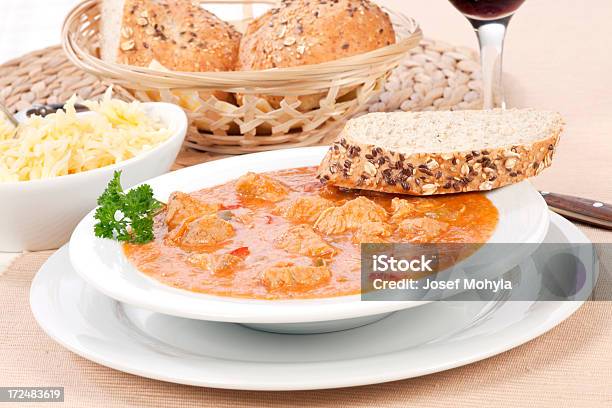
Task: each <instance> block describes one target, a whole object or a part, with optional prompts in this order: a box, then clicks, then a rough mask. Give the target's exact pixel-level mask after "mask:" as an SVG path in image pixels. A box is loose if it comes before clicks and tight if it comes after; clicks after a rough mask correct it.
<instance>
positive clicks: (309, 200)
mask: <svg viewBox="0 0 612 408" xmlns="http://www.w3.org/2000/svg"><path fill="white" fill-rule="evenodd" d="M333 206H334V203H333V202H332V201H330V200H327V199H325V198H323V197H320V196H316V195H312V196H305V197H299V198H297V199H296V200H294V201H292V202H291V203H290V204H289V206H288V207H287V208H286V209H285V211H284V216H285V218H287V219H288V220H290V221H292V222H297V223H302V222H305V223H310V224H313V223H314V222H315V221H316V220H317V218H319V215H321V213H322V212H323V211H324V210H326V209H328V208H331V207H333Z"/></svg>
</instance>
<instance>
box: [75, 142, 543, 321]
mask: <svg viewBox="0 0 612 408" xmlns="http://www.w3.org/2000/svg"><path fill="white" fill-rule="evenodd" d="M326 151H327V148H326V147H308V148H298V149H287V150H278V151H272V152H264V153H256V154H250V155H244V156H237V157H231V158H228V159H224V160H218V161H214V162H210V163H204V164H201V165H198V166H193V167H189V168H186V169H183V170H179V171H176V172H173V173H169V174H166V175H163V176H161V177H157V178H155V179H152V180H149V181H148V182H147V183H149V184H150V185H151V186H152V187H153V190H154V191H155V194H156V196H157V197H158V198H159V199H161V200H167V198H168V196H169V195H170V193H172V192H173V191H176V190H179V191H186V192H190V191H195V190H199V189H201V188H204V187H209V186H214V185H217V184H220V183H224V182H226V181H229V180H232V179H235V178H237V177H239V176H241V175H243V174H244V173H246V172H247V171H257V172H263V171H271V170H279V169H286V168H293V167H302V166H313V165H317V164H318V163H319V162H320V161H321V158H322V157H323V155H324V154H325V152H326ZM486 195H487V197H488V198H489V199H490V200H491V201H492V202H493V204H494V205H495V206H496V207H497V209H498V211H499V219H500V221H499V224H498V226H497V228H496V230H495V232H494V234H493V236H492V237H491V239H490V241H489V242H492V243H494V242H521V243H525V242H533V243H540V242H542V239H543V238H544V236H545V235H546V231H547V229H548V223H549V213H548V210H547V207H546V203H545V202H544V200H543V199H542V197H541V196H540V194H538V192H537V191H536V190H535V189H534V188H533V186H532V185H531V184H529V183H528V182H523V183H519V184H515V185H512V186H508V187H505V188H501V189H497V190H495V191H491V192H488V193H487V194H486ZM94 224H95V220H94V218H93V211H92V212H91V213H90V214H88V215H87V216H86V217H85V218H84V219H83V220H82V221H81V223H80V224H79V225H78V227H77V228H76V230H75V231H74V234H73V235H72V238H71V240H70V260H71V262H72V265H73V266H74V268H75V270H76V271H77V272H78V273H79V274H80V275H81V277H82V278H83V279H85V281H87V282H88V283H89V284H91V285H92V286H93V287H94V288H96V289H97V290H99V291H101V292H102V293H104V294H106V295H107V296H110V297H112V298H113V299H116V300H119V301H121V302H125V303H128V304H131V305H134V306H138V307H142V308H145V309H149V310H152V311H156V312H159V313H165V314H170V315H174V316H181V317H188V318H193V319H202V320H214V321H223V322H237V323H255V324H295V323H315V322H316V323H317V324H318V325H321V324H323V326H322V327H320V330H319V329H318V328H317V327H316V325H315V326H314V327H311V328H309V327H304V329H305V331H329V330H333V329H334V327H331V328H330V327H326V326H325V322H330V321H334V322H336V323H334V324H335V325H338V323H339V322H338V321H339V320H342V319H345V321H344V322H343V324H344V325H340V326H336V327H335V329H341V328H346V327H355V326H358V325H360V324H363V323H367V322H370V321H372V320H376V319H378V318H380V317H381V316H380V315H381V314H383V313H389V312H392V311H396V310H400V309H406V308H409V307H414V306H418V305H421V304H423V303H424V302H423V301H413V302H406V301H404V302H360V301H359V300H360V296H359V295H354V296H342V297H335V298H326V299H313V300H279V301H270V300H251V299H232V298H228V297H219V296H211V295H205V294H199V293H193V292H189V291H185V290H180V289H176V288H172V287H169V286H166V285H164V284H162V283H159V282H157V281H155V280H153V279H151V278H149V277H148V276H146V275H144V274H142V273H140V272H139V271H138V270H137V269H136V268H134V267H133V266H132V265H131V264H130V263H129V261H128V260H127V258H126V257H125V256H124V254H123V251H122V249H121V245H120V244H119V243H117V242H115V241H112V240H108V239H100V238H96V237H95V236H94V234H93V225H94ZM519 261H520V260H517V262H516V263H514V265H516V264H517V263H518V262H519ZM512 266H513V265H512ZM506 270H507V269H506ZM363 318H367V320H352V321H351V320H346V319H363ZM288 329H289V330H293V328H291V327H289V328H288ZM296 329H297V330H300V327H297V328H296Z"/></svg>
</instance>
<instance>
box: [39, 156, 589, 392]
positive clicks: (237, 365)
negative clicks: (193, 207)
mask: <svg viewBox="0 0 612 408" xmlns="http://www.w3.org/2000/svg"><path fill="white" fill-rule="evenodd" d="M325 150H326V149H325V148H322V147H315V148H300V149H291V150H284V151H276V152H265V153H257V154H252V155H245V156H239V157H232V158H229V159H224V160H219V161H215V162H211V163H205V164H202V165H199V166H194V167H190V168H187V169H183V170H180V171H177V172H173V173H169V174H166V175H164V176H161V177H158V178H155V179H152V180H149V181H148V182H147V183H148V184H150V185H151V186H152V187H153V189H154V191H155V193H156V196H158V198H159V199H162V200H164V199H166V198H167V197H168V196H169V194H170V193H171V192H173V191H176V190H181V191H195V190H198V189H201V188H204V187H209V186H212V185H216V184H220V183H223V182H225V181H228V180H231V179H234V178H237V177H239V176H240V175H242V174H244V173H245V172H247V171H257V172H262V171H272V170H279V169H284V168H292V167H301V166H312V165H316V164H317V163H319V162H320V160H321V158H322V156H323V154H324V152H325ZM487 197H488V198H489V199H490V200H491V201H492V202H493V204H494V205H495V206H496V207H497V209H498V211H499V224H498V226H497V228H496V230H495V232H494V234H493V236H492V237H491V240H490V241H489V242H491V243H529V244H531V245H528V246H527V247H528V248H532V249H531V250H530V252H529V253H526V252H525V250H517V251H513V252H514V253H509V254H507V255H506V256H504V258H503V260H502V263H501V265H502V267H503V268H505V269H503V271H504V274H503V277H504V279H507V280H511V281H513V282H515V283H517V284H518V285H519V286H523V287H529V288H532V289H533V293H534V294H536V295H534V296H533V299H532V300H524V298H519V297H517V296H516V293H513V291H500V292H498V293H496V294H495V295H494V296H491V297H490V298H487V299H483V298H482V294H475V293H472V292H469V291H467V292H464V293H460V294H458V295H455V296H453V298H452V299H448V300H445V301H435V302H428V301H424V300H421V301H403V302H399V301H398V302H382V301H361V299H360V297H359V296H358V295H357V296H344V297H337V298H327V299H312V300H285V301H266V300H249V299H231V298H224V297H217V296H210V295H204V294H196V293H192V292H188V291H183V290H179V289H174V288H171V287H168V286H165V285H163V284H161V283H159V282H157V281H155V280H153V279H150V278H148V277H147V276H145V275H144V274H142V273H140V272H139V271H138V270H136V269H135V268H134V267H133V266H132V265H131V264H130V263H129V262H128V261H127V259H126V258H125V257H124V255H123V252H122V251H121V247H120V245H119V244H118V243H116V242H114V241H111V240H103V239H98V238H95V237H94V236H93V233H92V231H93V224H94V219H93V212H92V213H90V214H89V215H88V216H87V217H85V218H84V219H83V221H81V223H80V224H79V226H78V227H77V229H76V230H75V232H74V234H73V236H72V239H71V241H70V244H69V247H64V248H62V249H61V250H59V251H58V252H57V253H56V254H54V255H53V256H52V257H51V258H50V259H49V260H48V261H47V263H46V264H45V265H44V266H43V267H42V268H41V270H40V271H39V273H38V274H37V276H36V278H35V279H34V282H33V284H32V289H31V296H30V302H31V307H32V311H33V313H34V316H35V317H36V319H37V321H38V322H39V324H40V325H41V327H42V328H43V329H44V330H45V331H46V332H47V333H48V334H49V335H50V336H51V337H52V338H54V339H55V340H56V341H57V342H59V343H60V344H62V345H63V346H65V347H66V348H68V349H70V350H72V351H74V352H75V353H77V354H79V355H81V356H83V357H85V358H88V359H90V360H92V361H95V362H98V363H100V364H103V365H106V366H109V367H112V368H115V369H118V370H122V371H126V372H129V373H133V374H137V375H141V376H145V377H150V378H156V379H160V380H165V381H172V382H177V383H183V384H192V385H201V386H210V387H220V388H235V389H251V390H298V389H320V388H333V387H344V386H354V385H363V384H371V383H377V382H384V381H392V380H397V379H402V378H409V377H414V376H419V375H424V374H428V373H432V372H436V371H441V370H445V369H449V368H452V367H457V366H460V365H464V364H468V363H470V362H474V361H477V360H480V359H484V358H487V357H489V356H492V355H494V354H498V353H501V352H503V351H505V350H508V349H510V348H512V347H515V346H517V345H520V344H522V343H524V342H526V341H528V340H530V339H532V338H534V337H536V336H539V335H541V334H542V333H544V332H546V331H547V330H549V329H551V328H552V327H554V326H555V325H557V324H558V323H560V322H561V321H563V320H564V319H566V318H567V317H569V316H570V315H571V314H572V313H573V312H574V311H575V310H577V309H578V308H579V307H580V305H581V304H582V302H583V301H584V300H585V299H586V298H587V297H588V296H589V294H590V290H588V288H590V287H592V284H590V285H584V286H583V290H582V291H580V292H578V293H574V294H572V295H571V297H565V296H561V295H560V296H557V297H556V298H555V299H556V300H557V301H541V298H539V297H538V296H539V295H538V294H540V293H541V294H542V296H545V293H544V292H545V290H544V289H545V288H543V287H542V281H541V276H540V275H539V274H538V271H537V269H534V262H532V261H528V260H532V259H536V258H537V259H538V263H540V261H541V262H546V260H547V259H548V258H547V257H552V256H554V255H555V254H552V253H549V252H550V251H549V250H547V248H549V247H548V246H545V245H542V246H539V247H538V246H537V244H539V243H542V242H550V243H582V244H588V243H589V241H588V239H587V238H586V237H585V236H584V235H583V234H582V233H581V232H580V231H578V230H577V229H576V228H575V227H574V226H573V225H572V224H571V223H569V222H567V221H566V220H564V219H563V218H561V217H559V216H557V215H554V214H551V213H549V212H548V210H547V208H546V204H545V203H544V201H543V200H542V198H541V197H540V195H539V194H538V193H537V191H536V190H535V189H534V188H533V187H532V186H531V185H530V184H529V183H527V182H523V183H520V184H516V185H513V186H509V187H506V188H502V189H498V190H495V191H492V192H489V193H487ZM536 248H537V250H536ZM533 251H535V252H533ZM532 252H533V253H532ZM581 256H583V257H584V259H582V260H581V261H582V264H583V265H584V266H586V267H587V275H588V279H591V280H592V281H594V280H596V265H594V264H593V255H592V253H584V254H581ZM567 267H568V268H572V267H573V266H572V265H571V264H568V265H567ZM571 272H572V271H570V273H568V274H566V275H567V276H572V275H573V274H572V273H571ZM546 299H551V297H550V296H546ZM287 333H294V334H287ZM298 333H299V334H298ZM305 333H308V334H305Z"/></svg>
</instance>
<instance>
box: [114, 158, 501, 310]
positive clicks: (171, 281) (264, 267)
mask: <svg viewBox="0 0 612 408" xmlns="http://www.w3.org/2000/svg"><path fill="white" fill-rule="evenodd" d="M497 217H498V215H497V210H496V208H495V207H494V206H493V204H492V203H491V202H490V201H489V200H488V199H487V198H486V197H485V196H484V195H483V194H480V193H467V194H454V195H446V196H438V197H410V196H394V195H389V194H382V193H374V192H366V191H342V190H339V189H337V188H335V187H331V186H326V185H322V184H321V183H319V181H317V180H316V179H315V168H297V169H290V170H282V171H276V172H270V173H262V174H255V173H248V174H246V175H244V176H242V177H240V178H239V179H237V180H234V181H230V182H228V183H225V184H223V185H220V186H216V187H211V188H206V189H203V190H200V191H197V192H194V193H189V194H186V193H181V192H175V193H173V194H172V195H171V197H170V199H169V200H168V205H167V206H166V208H165V209H164V211H162V212H161V213H160V214H158V215H157V216H156V218H155V239H154V240H153V241H152V242H150V243H148V244H144V245H136V244H125V245H124V250H125V254H126V255H127V257H128V259H129V260H130V262H132V264H134V265H135V266H136V267H137V268H138V269H139V270H140V271H142V272H144V273H145V274H147V275H149V276H151V277H153V278H154V279H157V280H158V281H160V282H163V283H165V284H167V285H170V286H174V287H177V288H181V289H186V290H190V291H194V292H201V293H207V294H212V295H220V296H231V297H241V298H257V299H296V298H321V297H331V296H342V295H351V294H357V293H359V291H360V283H361V276H360V252H359V251H360V243H378V242H414V243H430V242H459V243H484V242H486V241H487V240H488V238H489V237H490V236H491V235H492V233H493V231H494V229H495V226H496V224H497Z"/></svg>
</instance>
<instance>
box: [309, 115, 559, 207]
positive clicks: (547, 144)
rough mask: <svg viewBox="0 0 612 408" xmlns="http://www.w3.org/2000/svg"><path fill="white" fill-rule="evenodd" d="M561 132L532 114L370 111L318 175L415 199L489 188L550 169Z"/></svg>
mask: <svg viewBox="0 0 612 408" xmlns="http://www.w3.org/2000/svg"><path fill="white" fill-rule="evenodd" d="M562 129H563V120H562V118H561V116H560V115H559V114H558V113H555V112H546V111H537V110H533V109H510V110H499V109H496V110H490V111H475V110H474V111H448V112H393V113H370V114H368V115H364V116H361V117H359V118H356V119H352V120H350V121H348V122H347V124H346V126H345V128H344V130H343V131H342V132H341V134H340V135H339V136H338V138H337V140H336V141H335V142H334V143H333V144H332V146H331V147H330V149H329V151H328V152H327V154H326V156H325V158H324V159H323V161H322V162H321V164H320V166H319V169H318V172H317V176H318V178H319V180H321V181H322V182H326V183H330V184H334V185H336V186H340V187H348V188H358V189H364V190H375V191H383V192H387V193H400V194H411V195H431V194H446V193H458V192H465V191H479V190H491V189H493V188H497V187H501V186H504V185H507V184H511V183H516V182H519V181H521V180H524V179H526V178H527V177H532V176H535V175H537V174H539V173H540V172H541V171H542V170H543V169H544V168H546V167H548V166H550V163H551V160H552V157H553V154H554V152H555V147H556V145H557V142H558V141H559V134H560V133H561V131H562Z"/></svg>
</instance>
